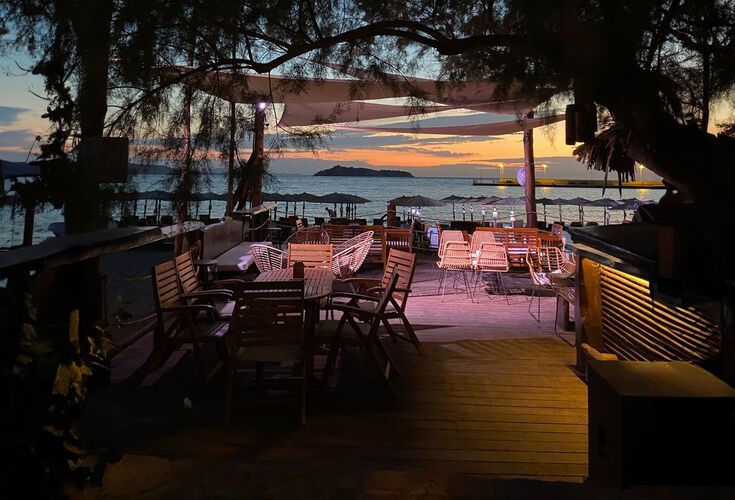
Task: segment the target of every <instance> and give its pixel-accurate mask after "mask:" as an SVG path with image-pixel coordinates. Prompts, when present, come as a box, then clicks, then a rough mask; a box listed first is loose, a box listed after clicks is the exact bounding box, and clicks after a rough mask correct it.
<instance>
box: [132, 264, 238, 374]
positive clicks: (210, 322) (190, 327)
mask: <svg viewBox="0 0 735 500" xmlns="http://www.w3.org/2000/svg"><path fill="white" fill-rule="evenodd" d="M152 279H153V298H154V302H155V307H156V317H157V324H156V329H155V330H154V336H153V351H152V352H151V354H150V355H149V356H148V358H147V359H146V361H145V362H144V363H143V365H142V366H141V367H140V368H138V369H137V370H136V371H135V372H134V373H133V374H132V375H131V376H130V377H129V379H128V381H129V382H130V383H132V384H135V385H137V384H140V383H141V382H143V380H144V379H145V377H146V375H148V373H150V372H151V371H152V370H154V369H158V368H160V367H161V366H163V364H164V363H165V362H166V360H167V359H168V358H169V357H170V356H171V354H172V353H173V352H174V351H176V350H177V349H179V348H180V347H181V346H182V345H184V344H189V345H191V347H192V350H193V352H194V356H195V357H196V359H197V362H198V364H199V369H200V372H201V374H202V377H203V378H204V379H205V380H209V379H211V378H212V377H213V376H214V375H215V373H216V372H217V371H218V370H219V369H220V368H222V367H223V366H225V365H226V363H227V359H228V358H227V346H226V344H225V335H226V333H227V328H228V323H227V321H223V320H222V318H221V317H220V316H219V315H218V313H217V309H216V308H215V307H214V306H212V305H210V304H203V303H193V304H191V303H189V302H188V299H187V298H186V297H185V296H184V295H182V293H181V289H180V285H179V280H178V277H177V275H176V265H175V263H174V261H173V260H170V261H168V262H164V263H163V264H159V265H157V266H155V267H154V268H153V272H152ZM208 343H214V344H215V346H216V349H217V354H218V357H219V361H218V362H217V363H216V364H215V366H213V367H212V368H211V369H208V368H207V366H206V362H205V360H204V357H203V355H202V352H201V348H202V346H203V345H204V344H208Z"/></svg>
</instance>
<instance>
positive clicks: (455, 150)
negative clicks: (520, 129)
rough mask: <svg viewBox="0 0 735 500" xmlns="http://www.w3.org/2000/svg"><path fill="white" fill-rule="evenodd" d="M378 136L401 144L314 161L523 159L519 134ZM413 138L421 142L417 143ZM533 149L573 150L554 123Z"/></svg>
mask: <svg viewBox="0 0 735 500" xmlns="http://www.w3.org/2000/svg"><path fill="white" fill-rule="evenodd" d="M373 136H374V137H378V136H377V135H373ZM380 136H381V137H399V138H403V139H404V141H402V142H400V141H399V143H398V144H388V145H382V146H376V147H374V148H370V147H364V146H360V147H341V148H335V149H325V150H322V151H320V152H319V153H318V156H317V158H319V159H322V160H329V161H334V162H350V161H355V162H356V161H359V162H363V163H365V164H367V165H370V166H374V167H437V166H441V165H447V164H452V163H464V164H468V163H476V164H477V165H478V166H481V165H494V164H496V162H495V161H493V159H495V158H517V157H522V156H523V135H522V134H520V133H515V134H508V135H504V136H497V137H492V138H488V140H485V141H477V140H473V141H468V140H467V139H466V138H465V137H462V136H457V137H456V142H445V139H446V136H445V137H442V139H444V140H442V141H436V142H432V141H431V140H430V139H427V137H437V136H415V135H411V134H406V133H398V134H391V133H387V132H381V133H380ZM416 137H422V138H424V140H417V139H416ZM376 142H377V141H376ZM534 149H535V154H536V156H538V157H542V156H571V154H572V150H573V149H574V148H573V147H572V146H567V145H566V144H564V124H563V123H557V124H553V125H549V126H548V129H547V128H540V129H537V130H536V132H535V134H534ZM283 158H301V159H303V158H314V155H313V154H312V153H311V152H308V151H297V150H286V151H284V152H283ZM512 166H513V165H508V167H512Z"/></svg>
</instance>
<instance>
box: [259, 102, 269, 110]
mask: <svg viewBox="0 0 735 500" xmlns="http://www.w3.org/2000/svg"><path fill="white" fill-rule="evenodd" d="M267 107H268V103H266V102H259V103H258V109H259V110H260V111H264V110H265V108H267Z"/></svg>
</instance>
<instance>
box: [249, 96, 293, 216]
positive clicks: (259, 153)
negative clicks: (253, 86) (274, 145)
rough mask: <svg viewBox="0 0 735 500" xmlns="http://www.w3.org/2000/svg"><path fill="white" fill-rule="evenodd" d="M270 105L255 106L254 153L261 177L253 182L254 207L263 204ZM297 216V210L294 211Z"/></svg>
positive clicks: (259, 103)
mask: <svg viewBox="0 0 735 500" xmlns="http://www.w3.org/2000/svg"><path fill="white" fill-rule="evenodd" d="M266 109H268V105H267V104H266V103H265V102H258V103H256V104H255V131H254V133H253V153H254V154H255V158H256V161H257V162H258V163H257V168H258V169H259V171H260V172H261V175H260V176H258V178H257V179H254V180H253V190H252V192H251V194H250V200H251V202H252V205H253V206H254V207H257V206H259V205H262V204H263V176H262V171H263V162H264V161H265V111H266ZM294 214H295V210H294Z"/></svg>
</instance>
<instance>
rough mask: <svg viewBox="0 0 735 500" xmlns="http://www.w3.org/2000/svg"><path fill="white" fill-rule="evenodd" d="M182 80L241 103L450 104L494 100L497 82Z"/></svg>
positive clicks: (212, 75) (510, 95)
mask: <svg viewBox="0 0 735 500" xmlns="http://www.w3.org/2000/svg"><path fill="white" fill-rule="evenodd" d="M187 71H191V68H186V67H172V68H170V69H169V72H170V73H171V74H172V77H179V76H183V75H185V74H186V72H187ZM186 82H187V84H188V85H191V86H192V87H194V88H196V89H198V90H200V91H202V92H206V93H207V94H211V95H214V96H217V97H219V98H221V99H225V100H227V101H235V102H239V103H246V104H253V103H254V102H256V101H257V100H258V99H265V100H268V101H272V102H275V103H334V102H344V101H352V100H372V99H389V98H396V97H412V96H413V97H420V98H422V99H424V100H427V101H431V102H437V103H444V104H452V105H473V104H475V105H485V104H488V103H493V102H496V101H498V97H497V94H498V86H497V85H495V84H494V83H492V82H487V81H467V82H462V83H454V82H448V81H433V80H426V79H420V78H401V79H390V80H387V81H377V80H372V81H370V80H348V79H339V78H330V79H311V78H304V79H293V78H286V77H281V76H268V75H256V74H240V73H235V72H232V71H222V70H221V71H208V72H202V73H200V74H193V75H191V76H189V77H187V78H186ZM519 94H520V92H517V91H514V90H513V89H511V90H509V91H507V92H505V95H506V98H507V99H510V100H514V99H521V98H528V97H529V96H523V95H519Z"/></svg>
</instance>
